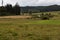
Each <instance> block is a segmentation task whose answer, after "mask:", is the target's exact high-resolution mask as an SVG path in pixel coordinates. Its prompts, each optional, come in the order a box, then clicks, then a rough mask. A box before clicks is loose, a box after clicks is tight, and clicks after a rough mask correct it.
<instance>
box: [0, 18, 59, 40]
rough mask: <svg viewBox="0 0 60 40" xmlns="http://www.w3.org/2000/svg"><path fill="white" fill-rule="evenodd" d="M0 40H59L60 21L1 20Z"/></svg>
mask: <svg viewBox="0 0 60 40" xmlns="http://www.w3.org/2000/svg"><path fill="white" fill-rule="evenodd" d="M0 40H60V20H33V19H11V18H10V19H6V18H2V19H0Z"/></svg>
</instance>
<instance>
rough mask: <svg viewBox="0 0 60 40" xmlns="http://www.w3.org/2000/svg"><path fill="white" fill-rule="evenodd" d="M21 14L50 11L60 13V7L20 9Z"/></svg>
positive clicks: (27, 7) (28, 7)
mask: <svg viewBox="0 0 60 40" xmlns="http://www.w3.org/2000/svg"><path fill="white" fill-rule="evenodd" d="M20 10H21V12H23V13H28V12H35V13H36V12H48V11H60V5H50V6H26V7H21V8H20Z"/></svg>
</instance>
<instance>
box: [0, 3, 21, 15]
mask: <svg viewBox="0 0 60 40" xmlns="http://www.w3.org/2000/svg"><path fill="white" fill-rule="evenodd" d="M5 15H20V6H19V5H18V3H16V5H15V6H12V5H11V4H7V5H5V6H0V16H5Z"/></svg>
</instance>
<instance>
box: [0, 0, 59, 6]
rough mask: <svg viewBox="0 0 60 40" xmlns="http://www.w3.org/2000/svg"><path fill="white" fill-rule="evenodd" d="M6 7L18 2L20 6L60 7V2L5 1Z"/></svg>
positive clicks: (57, 0) (46, 0) (41, 0)
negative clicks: (55, 5)
mask: <svg viewBox="0 0 60 40" xmlns="http://www.w3.org/2000/svg"><path fill="white" fill-rule="evenodd" d="M3 1H4V5H6V4H12V5H15V4H16V3H17V2H18V3H19V5H20V6H47V5H53V4H58V5H60V0H3ZM0 6H1V0H0Z"/></svg>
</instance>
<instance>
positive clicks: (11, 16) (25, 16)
mask: <svg viewBox="0 0 60 40" xmlns="http://www.w3.org/2000/svg"><path fill="white" fill-rule="evenodd" d="M0 18H31V16H0Z"/></svg>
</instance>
